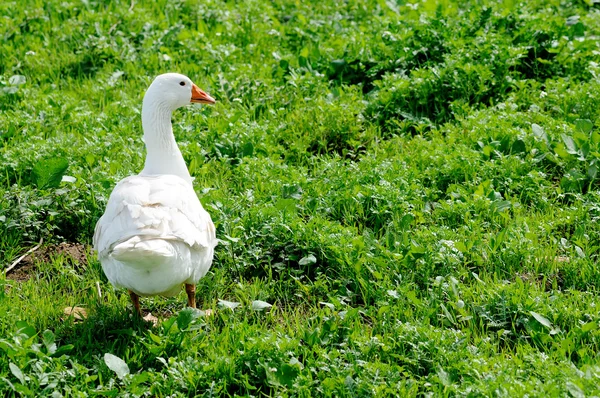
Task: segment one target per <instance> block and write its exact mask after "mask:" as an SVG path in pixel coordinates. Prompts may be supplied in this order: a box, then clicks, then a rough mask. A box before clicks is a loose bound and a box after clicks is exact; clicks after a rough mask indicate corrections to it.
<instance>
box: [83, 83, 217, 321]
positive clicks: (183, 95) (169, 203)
mask: <svg viewBox="0 0 600 398" xmlns="http://www.w3.org/2000/svg"><path fill="white" fill-rule="evenodd" d="M190 102H199V103H214V100H213V99H212V98H211V97H210V96H209V95H208V94H206V93H204V92H203V91H202V90H200V89H199V88H198V87H197V86H196V85H194V84H193V83H192V82H191V80H190V79H189V78H187V77H186V76H183V75H179V74H174V73H169V74H165V75H160V76H158V77H157V78H156V79H155V80H154V82H153V83H152V84H151V85H150V87H149V88H148V91H147V92H146V95H145V96H144V102H143V107H142V124H143V128H144V142H145V144H146V150H147V154H146V164H145V167H144V169H143V170H142V172H141V173H140V174H139V175H134V176H130V177H127V178H125V179H123V180H122V181H120V182H119V183H118V184H117V185H116V187H115V188H114V190H113V191H112V193H111V195H110V197H109V200H108V203H107V206H106V211H105V213H104V214H103V215H102V217H101V218H100V219H99V220H98V223H97V224H96V229H95V232H94V248H95V249H96V251H97V252H98V259H99V260H100V264H101V265H102V269H103V271H104V273H105V274H106V277H107V278H108V280H109V281H110V282H111V283H112V284H113V285H114V286H115V287H117V288H126V289H128V290H129V292H130V294H131V297H132V299H133V302H134V306H135V307H136V309H137V310H138V312H140V309H139V299H138V296H152V295H163V296H173V295H176V294H177V293H178V292H179V291H180V290H181V288H182V286H183V285H184V284H185V286H186V291H187V293H188V304H189V305H190V306H192V307H195V296H194V295H195V285H196V283H197V282H198V281H199V280H200V278H202V277H203V276H204V275H206V273H207V272H208V270H209V268H210V266H211V264H212V260H213V254H214V247H215V246H216V244H217V239H216V235H215V227H214V225H213V222H212V220H211V218H210V215H209V214H208V213H207V212H206V210H204V208H203V207H202V205H201V204H200V201H199V200H198V197H197V195H196V193H195V191H194V189H193V186H192V178H191V177H190V174H189V172H188V170H187V167H186V165H185V161H184V159H183V156H182V155H181V152H180V151H179V148H178V146H177V143H176V142H175V138H174V136H173V131H172V126H171V114H172V112H173V111H174V110H175V109H177V108H179V107H181V106H183V105H186V104H189V103H190Z"/></svg>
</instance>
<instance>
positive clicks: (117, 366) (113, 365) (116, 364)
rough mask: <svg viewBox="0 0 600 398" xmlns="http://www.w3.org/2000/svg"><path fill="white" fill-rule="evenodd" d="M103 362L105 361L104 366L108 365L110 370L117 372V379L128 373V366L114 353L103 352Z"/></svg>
mask: <svg viewBox="0 0 600 398" xmlns="http://www.w3.org/2000/svg"><path fill="white" fill-rule="evenodd" d="M104 363H106V366H108V368H109V369H110V370H112V371H113V372H115V373H116V374H117V377H118V378H119V379H122V378H123V377H125V376H127V375H128V374H129V366H127V364H126V363H125V361H123V360H122V359H121V358H119V357H118V356H116V355H113V354H110V353H108V352H107V353H106V354H104Z"/></svg>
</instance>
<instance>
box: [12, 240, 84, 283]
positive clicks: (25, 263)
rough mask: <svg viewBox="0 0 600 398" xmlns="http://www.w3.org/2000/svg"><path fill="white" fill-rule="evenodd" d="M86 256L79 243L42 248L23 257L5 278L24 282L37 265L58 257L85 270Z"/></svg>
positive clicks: (64, 243)
mask: <svg viewBox="0 0 600 398" xmlns="http://www.w3.org/2000/svg"><path fill="white" fill-rule="evenodd" d="M87 255H88V252H87V250H86V248H85V246H83V245H82V244H80V243H67V242H63V243H59V244H58V245H46V246H42V247H40V248H39V249H37V250H36V251H34V252H33V253H31V254H28V255H27V256H25V258H23V260H21V261H20V262H19V264H17V266H16V267H15V268H13V269H12V270H10V272H8V273H7V274H6V278H7V279H12V280H15V281H18V282H23V281H26V280H28V279H29V278H31V276H32V275H33V273H34V272H35V269H36V268H37V264H38V263H47V262H50V261H52V259H54V258H56V257H59V256H62V257H64V258H65V259H66V260H68V261H69V262H70V263H71V264H72V265H73V267H74V268H85V267H86V266H87V264H88V259H87Z"/></svg>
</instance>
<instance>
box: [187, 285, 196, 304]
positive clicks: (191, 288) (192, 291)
mask: <svg viewBox="0 0 600 398" xmlns="http://www.w3.org/2000/svg"><path fill="white" fill-rule="evenodd" d="M185 292H186V293H187V296H188V307H192V308H196V285H190V284H189V283H186V284H185Z"/></svg>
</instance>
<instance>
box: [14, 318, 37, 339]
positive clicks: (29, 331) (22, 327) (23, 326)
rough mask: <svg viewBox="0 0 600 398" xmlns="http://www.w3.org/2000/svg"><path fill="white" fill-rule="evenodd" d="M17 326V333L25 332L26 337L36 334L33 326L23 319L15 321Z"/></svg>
mask: <svg viewBox="0 0 600 398" xmlns="http://www.w3.org/2000/svg"><path fill="white" fill-rule="evenodd" d="M17 328H18V330H19V333H23V334H26V335H27V337H33V336H35V335H36V334H37V332H36V330H35V328H34V327H33V326H31V325H29V324H28V323H27V322H25V321H17Z"/></svg>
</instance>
